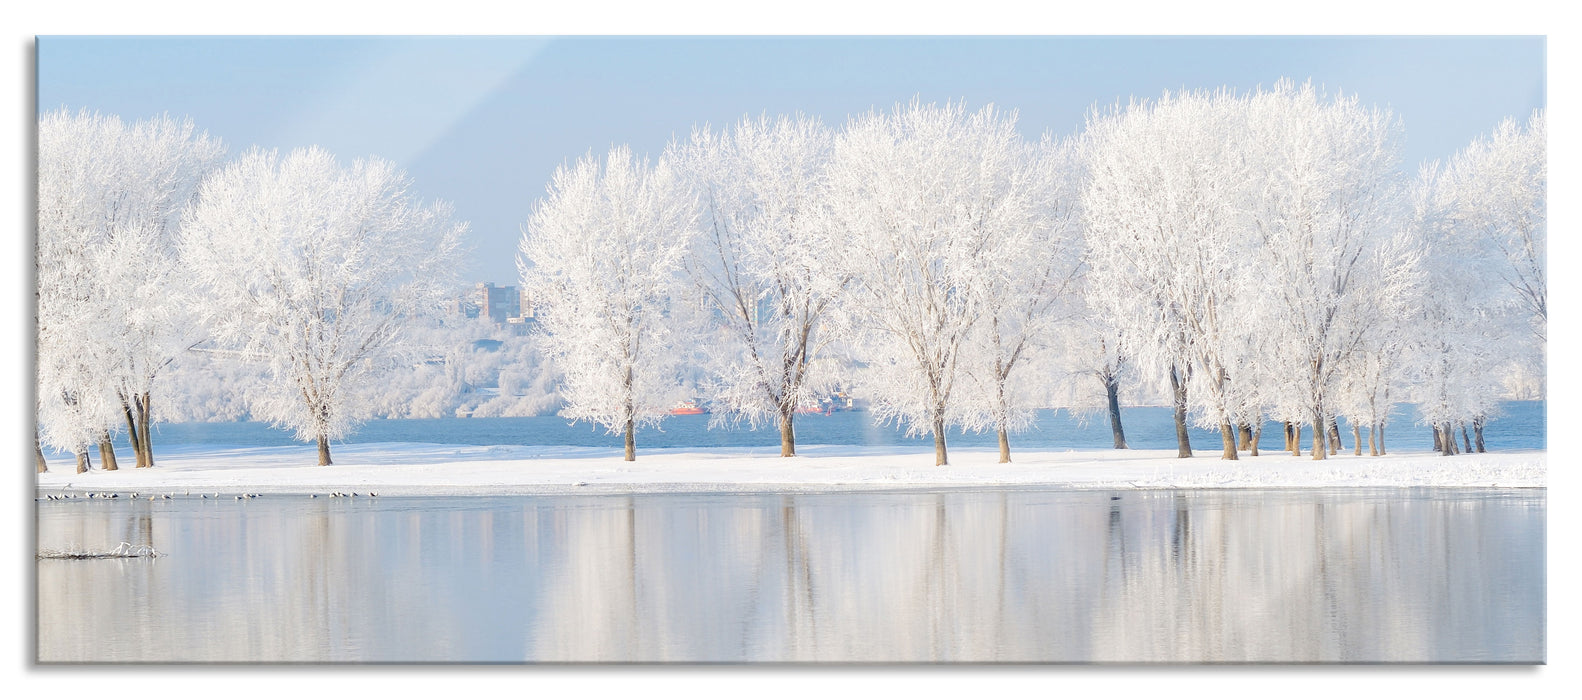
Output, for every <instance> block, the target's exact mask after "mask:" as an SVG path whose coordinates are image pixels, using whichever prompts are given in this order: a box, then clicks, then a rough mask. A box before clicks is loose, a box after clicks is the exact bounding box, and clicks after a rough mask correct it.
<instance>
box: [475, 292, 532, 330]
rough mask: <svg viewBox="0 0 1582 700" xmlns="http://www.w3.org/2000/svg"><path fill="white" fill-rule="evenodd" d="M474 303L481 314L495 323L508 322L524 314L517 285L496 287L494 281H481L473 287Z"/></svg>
mask: <svg viewBox="0 0 1582 700" xmlns="http://www.w3.org/2000/svg"><path fill="white" fill-rule="evenodd" d="M471 301H472V303H473V304H476V305H477V307H478V311H479V315H480V316H488V317H489V320H491V321H494V322H495V323H506V322H508V321H509V320H510V319H513V318H519V317H521V315H522V296H521V295H520V294H519V293H518V292H517V290H516V287H514V286H508V287H496V286H494V283H493V282H479V283H478V286H477V287H476V288H474V289H473V292H472V299H471Z"/></svg>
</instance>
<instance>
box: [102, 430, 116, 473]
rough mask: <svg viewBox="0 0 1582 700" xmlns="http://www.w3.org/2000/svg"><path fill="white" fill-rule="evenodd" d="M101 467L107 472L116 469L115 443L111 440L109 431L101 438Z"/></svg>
mask: <svg viewBox="0 0 1582 700" xmlns="http://www.w3.org/2000/svg"><path fill="white" fill-rule="evenodd" d="M99 468H101V469H103V470H105V471H107V472H113V471H115V470H116V462H115V445H114V444H112V443H111V442H110V434H109V433H105V434H104V435H102V436H100V438H99Z"/></svg>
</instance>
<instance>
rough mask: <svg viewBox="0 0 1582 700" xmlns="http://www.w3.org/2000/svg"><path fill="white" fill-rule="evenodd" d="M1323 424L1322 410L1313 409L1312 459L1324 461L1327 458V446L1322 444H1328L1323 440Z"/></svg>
mask: <svg viewBox="0 0 1582 700" xmlns="http://www.w3.org/2000/svg"><path fill="white" fill-rule="evenodd" d="M1324 424H1325V421H1324V412H1323V410H1321V409H1317V408H1315V409H1313V459H1324V458H1325V457H1327V456H1329V449H1328V446H1326V445H1325V444H1324V443H1326V442H1328V441H1327V440H1325V439H1324Z"/></svg>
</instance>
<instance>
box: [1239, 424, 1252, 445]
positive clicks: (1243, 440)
mask: <svg viewBox="0 0 1582 700" xmlns="http://www.w3.org/2000/svg"><path fill="white" fill-rule="evenodd" d="M1236 449H1238V450H1242V451H1246V450H1250V449H1252V426H1250V425H1247V424H1246V423H1241V424H1239V425H1237V426H1236Z"/></svg>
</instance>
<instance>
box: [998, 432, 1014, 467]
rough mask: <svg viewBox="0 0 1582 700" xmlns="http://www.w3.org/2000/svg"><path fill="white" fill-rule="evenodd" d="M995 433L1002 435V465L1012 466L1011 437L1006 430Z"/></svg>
mask: <svg viewBox="0 0 1582 700" xmlns="http://www.w3.org/2000/svg"><path fill="white" fill-rule="evenodd" d="M995 432H998V433H999V434H1000V464H1010V463H1011V436H1010V435H1009V434H1007V433H1006V432H1005V428H1000V429H999V430H997V431H995Z"/></svg>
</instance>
